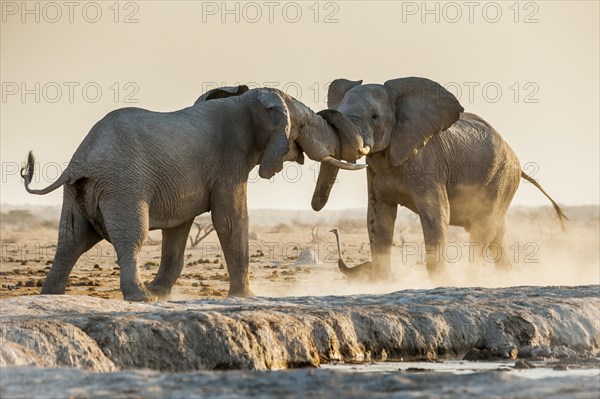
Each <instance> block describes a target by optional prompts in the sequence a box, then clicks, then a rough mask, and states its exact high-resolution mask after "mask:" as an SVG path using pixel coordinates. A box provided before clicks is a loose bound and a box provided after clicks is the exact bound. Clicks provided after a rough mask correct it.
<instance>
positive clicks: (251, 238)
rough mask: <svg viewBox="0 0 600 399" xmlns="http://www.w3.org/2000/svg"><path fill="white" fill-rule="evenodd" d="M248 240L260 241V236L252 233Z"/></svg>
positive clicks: (254, 232)
mask: <svg viewBox="0 0 600 399" xmlns="http://www.w3.org/2000/svg"><path fill="white" fill-rule="evenodd" d="M248 238H249V239H250V240H254V241H260V240H261V238H260V235H259V234H258V233H257V232H256V231H251V232H250V234H249V235H248Z"/></svg>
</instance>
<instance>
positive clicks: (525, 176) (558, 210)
mask: <svg viewBox="0 0 600 399" xmlns="http://www.w3.org/2000/svg"><path fill="white" fill-rule="evenodd" d="M521 177H522V178H523V179H525V180H527V181H528V182H529V183H531V184H533V185H534V186H536V187H537V188H538V190H540V191H541V192H542V194H544V195H545V196H546V198H548V199H549V200H550V202H552V206H553V207H554V210H555V211H556V215H557V216H558V220H559V221H560V227H561V228H562V229H563V231H565V224H564V221H565V220H569V218H568V217H567V216H566V215H565V214H564V212H563V211H562V209H561V208H560V206H558V204H557V203H556V202H555V201H554V200H553V199H552V197H550V195H549V194H548V193H547V192H546V190H544V189H543V188H542V186H541V185H540V183H538V182H537V181H536V180H535V179H534V178H533V177H531V176H529V175H528V174H527V173H525V172H524V171H521Z"/></svg>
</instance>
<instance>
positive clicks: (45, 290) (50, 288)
mask: <svg viewBox="0 0 600 399" xmlns="http://www.w3.org/2000/svg"><path fill="white" fill-rule="evenodd" d="M47 281H48V279H46V281H44V284H43V285H42V290H41V292H40V294H41V295H63V294H64V293H65V290H66V284H49V283H47Z"/></svg>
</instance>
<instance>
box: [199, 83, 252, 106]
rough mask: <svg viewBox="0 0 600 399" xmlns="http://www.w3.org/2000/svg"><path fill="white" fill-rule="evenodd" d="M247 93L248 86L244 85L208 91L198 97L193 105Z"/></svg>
mask: <svg viewBox="0 0 600 399" xmlns="http://www.w3.org/2000/svg"><path fill="white" fill-rule="evenodd" d="M247 91H248V86H246V85H239V86H224V87H218V88H216V89H212V90H209V91H207V92H206V93H204V94H203V95H201V96H200V97H198V99H197V100H196V102H195V103H194V105H196V104H198V103H202V102H205V101H209V100H216V99H218V98H227V97H234V96H241V95H242V94H244V93H245V92H247Z"/></svg>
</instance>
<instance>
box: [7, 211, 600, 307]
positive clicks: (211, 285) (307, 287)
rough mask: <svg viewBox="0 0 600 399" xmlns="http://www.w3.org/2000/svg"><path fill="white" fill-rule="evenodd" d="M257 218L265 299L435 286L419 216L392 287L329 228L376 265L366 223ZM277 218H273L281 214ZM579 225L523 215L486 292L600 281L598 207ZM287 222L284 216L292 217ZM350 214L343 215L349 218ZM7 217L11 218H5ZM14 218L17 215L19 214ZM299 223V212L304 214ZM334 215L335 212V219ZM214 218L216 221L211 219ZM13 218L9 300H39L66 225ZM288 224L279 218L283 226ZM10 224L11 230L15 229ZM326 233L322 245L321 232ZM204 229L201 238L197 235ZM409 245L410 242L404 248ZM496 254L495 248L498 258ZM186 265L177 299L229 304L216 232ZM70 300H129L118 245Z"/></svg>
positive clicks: (541, 214) (254, 271)
mask: <svg viewBox="0 0 600 399" xmlns="http://www.w3.org/2000/svg"><path fill="white" fill-rule="evenodd" d="M255 214H256V216H255V217H254V218H253V214H252V212H251V215H250V219H251V223H252V222H253V220H256V221H258V222H259V223H255V224H252V225H251V228H250V231H251V233H252V235H253V237H254V238H255V239H252V240H251V241H250V256H251V259H250V262H251V263H250V266H251V284H252V289H253V290H254V291H255V293H256V294H258V295H260V296H303V295H329V294H357V293H385V292H392V291H396V290H400V289H411V288H432V286H431V284H430V282H429V280H428V278H427V273H426V269H425V265H424V263H423V250H422V249H423V247H422V244H423V239H422V232H421V228H420V225H419V223H418V220H417V218H416V217H415V215H412V214H409V213H404V214H401V216H400V217H399V221H398V222H397V224H396V234H395V241H394V247H393V271H394V274H395V280H394V281H391V282H388V283H387V284H384V285H381V284H380V285H376V286H375V285H372V284H369V283H368V282H365V281H357V282H350V281H347V279H346V277H345V276H343V275H342V274H341V273H340V272H339V271H338V270H337V249H336V244H335V239H334V236H333V234H331V233H330V232H329V230H330V229H331V228H333V227H338V228H339V229H340V233H341V236H342V248H343V256H344V259H345V261H346V263H347V264H348V265H350V266H352V265H355V264H358V263H361V262H364V261H367V260H370V251H369V244H368V235H367V231H366V227H365V225H366V222H365V218H363V217H360V215H359V216H355V214H356V212H348V213H347V217H346V218H343V217H337V219H336V218H332V217H327V214H326V213H325V216H323V217H322V218H321V220H318V219H317V220H312V221H310V223H307V222H306V221H303V222H300V221H298V219H300V220H303V219H302V216H300V217H299V218H296V219H294V218H292V217H287V218H286V217H285V215H286V213H285V212H283V213H282V212H281V211H279V212H272V213H269V211H258V212H255ZM275 214H277V216H273V217H270V215H271V216H272V215H275ZM567 214H568V215H569V216H570V218H571V221H570V222H569V223H568V224H567V231H566V232H561V231H560V227H559V225H558V223H557V221H556V219H555V217H554V215H553V214H552V212H551V211H550V210H549V209H548V208H541V209H539V208H533V209H527V208H525V209H517V210H514V211H512V212H511V215H510V219H509V226H510V227H509V231H510V233H509V252H510V253H509V256H510V257H511V259H512V260H513V264H514V271H513V274H512V276H510V277H509V279H507V280H500V279H499V277H498V276H497V274H496V273H495V270H494V268H493V266H492V265H491V264H485V265H483V266H481V268H480V280H479V282H478V283H477V285H480V286H487V287H492V286H512V285H584V284H599V283H600V269H599V263H598V262H599V242H600V239H599V230H600V228H599V223H598V216H597V210H596V211H594V209H593V208H592V211H589V209H587V210H582V209H579V208H574V209H567ZM282 215H283V217H282ZM342 215H343V214H342ZM3 216H6V214H3ZM13 216H14V215H13ZM296 216H297V215H296ZM330 216H331V215H330ZM203 218H204V219H205V220H206V219H207V217H206V216H203ZM13 219H14V217H13V218H12V219H11V218H9V217H3V222H2V224H1V225H0V232H1V233H2V257H1V264H0V297H9V296H19V295H35V294H37V293H39V291H40V287H41V284H42V282H43V280H44V277H45V275H46V273H47V272H48V270H49V269H50V266H51V263H52V259H53V257H54V253H55V249H56V240H57V236H58V231H57V229H56V227H55V225H56V222H53V221H45V222H44V221H43V220H42V219H40V218H39V217H33V218H30V219H28V220H27V221H26V223H25V222H23V223H19V221H18V220H17V221H16V222H15V221H14V220H13ZM277 219H279V220H277ZM7 222H10V223H7ZM313 225H314V226H318V228H319V230H318V236H317V237H316V239H315V240H314V241H313V239H312V235H311V231H312V226H313ZM193 232H194V231H193ZM448 236H449V240H448V241H449V244H448V245H447V246H446V248H444V250H443V252H442V256H444V257H445V258H446V259H447V261H448V269H449V272H450V274H451V275H452V276H453V278H454V280H455V283H456V285H458V286H465V285H466V286H469V285H473V283H472V282H470V281H469V280H468V279H467V277H468V274H467V263H468V262H467V261H468V259H469V256H471V255H470V253H471V252H472V251H473V248H474V247H469V244H467V241H468V235H467V234H466V233H465V232H464V231H463V230H462V229H460V228H451V229H450V231H449V234H448ZM402 240H404V244H402ZM160 244H161V233H160V231H153V232H151V233H150V236H149V239H148V241H147V243H146V245H145V246H144V248H143V250H142V253H141V256H140V263H139V265H140V270H141V274H142V278H143V279H144V281H150V280H151V279H152V278H153V276H154V275H155V273H156V272H157V270H158V264H159V262H160V251H161V245H160ZM306 248H310V249H313V250H314V251H315V253H316V255H317V256H318V258H319V259H320V261H321V262H322V263H320V264H310V263H304V264H298V263H297V260H298V257H299V255H300V251H301V250H302V249H306ZM494 256H496V253H495V252H494V248H490V249H489V251H488V257H489V258H490V259H492V258H493V257H494ZM185 264H186V265H185V267H184V270H183V273H182V275H181V277H180V278H179V280H178V281H177V283H176V285H175V287H174V291H173V297H172V299H174V300H178V299H195V298H198V299H200V298H210V297H212V298H220V297H225V296H226V295H227V289H228V284H229V283H228V273H227V268H226V267H225V262H224V259H223V256H222V253H221V250H220V246H219V242H218V239H217V236H216V233H215V232H212V233H211V234H209V235H208V236H207V237H206V238H205V239H204V240H203V241H202V242H201V243H200V244H198V246H197V247H195V248H191V247H190V246H189V245H188V247H187V248H186V251H185ZM67 294H78V295H91V296H97V297H102V298H121V293H120V290H119V268H118V265H117V263H116V257H115V254H114V250H113V247H112V245H111V244H110V243H108V242H106V241H102V242H100V243H99V244H98V245H96V246H95V247H94V248H92V249H91V250H90V251H89V252H87V253H86V254H84V256H82V257H81V258H80V260H79V261H78V262H77V264H76V266H75V267H74V269H73V272H72V274H71V277H70V280H69V286H68V288H67Z"/></svg>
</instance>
